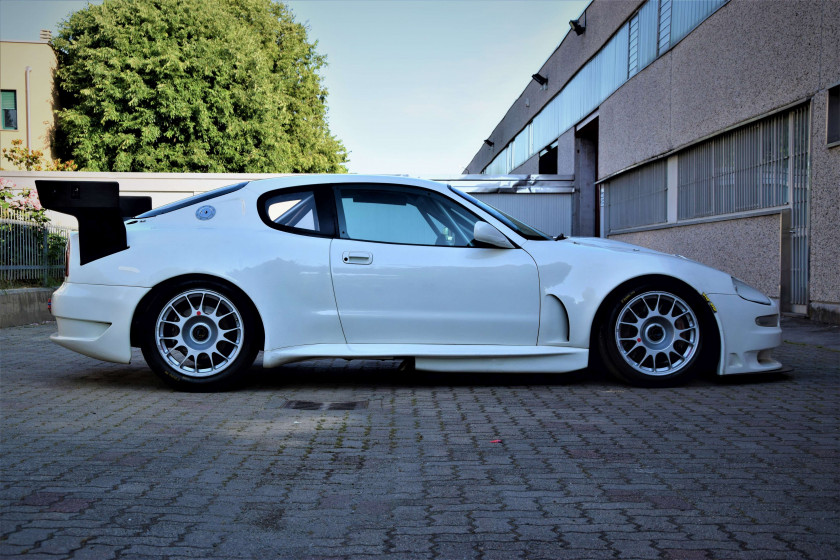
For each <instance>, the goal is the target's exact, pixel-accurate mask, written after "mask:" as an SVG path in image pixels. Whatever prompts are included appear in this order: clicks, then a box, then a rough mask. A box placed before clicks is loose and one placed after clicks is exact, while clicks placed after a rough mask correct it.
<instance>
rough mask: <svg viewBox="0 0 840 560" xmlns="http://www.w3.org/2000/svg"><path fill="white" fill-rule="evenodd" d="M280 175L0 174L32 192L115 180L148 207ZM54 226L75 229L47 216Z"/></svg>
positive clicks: (72, 222) (68, 221)
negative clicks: (58, 184) (64, 183)
mask: <svg viewBox="0 0 840 560" xmlns="http://www.w3.org/2000/svg"><path fill="white" fill-rule="evenodd" d="M281 176H282V174H280V173H99V172H91V171H71V172H68V171H0V177H3V178H4V179H7V180H9V181H12V182H13V183H15V184H16V185H17V186H18V187H21V188H28V189H34V188H35V181H36V180H37V179H59V180H68V181H69V180H86V181H117V182H118V183H119V184H120V193H121V194H125V195H134V196H151V197H152V207H153V208H156V207H158V206H163V205H164V204H169V203H170V202H175V201H176V200H181V199H182V198H186V197H188V196H193V195H194V194H198V193H202V192H206V191H209V190H212V189H215V188H218V187H224V186H225V185H232V184H234V183H239V182H242V181H254V180H257V179H267V178H269V177H281ZM47 214H48V215H49V216H50V218H51V219H52V221H53V223H55V224H57V225H63V226H69V227H73V228H75V227H77V224H76V218H74V217H72V216H67V215H66V214H58V213H55V212H48V213H47Z"/></svg>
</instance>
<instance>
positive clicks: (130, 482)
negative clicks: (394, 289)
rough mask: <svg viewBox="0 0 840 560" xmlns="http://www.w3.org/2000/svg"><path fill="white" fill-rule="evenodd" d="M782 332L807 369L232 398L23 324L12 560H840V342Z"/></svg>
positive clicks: (5, 393) (11, 494)
mask: <svg viewBox="0 0 840 560" xmlns="http://www.w3.org/2000/svg"><path fill="white" fill-rule="evenodd" d="M803 325H805V326H803ZM786 327H790V330H789V331H788V333H786V338H787V340H789V341H790V342H787V343H785V344H784V345H783V346H782V347H781V348H780V350H779V351H777V355H778V356H779V357H780V358H781V359H782V360H783V361H784V362H785V363H786V364H787V365H789V366H793V367H794V368H795V370H794V371H793V372H792V373H790V374H776V375H771V376H759V377H748V378H737V379H725V380H715V379H709V380H700V381H697V382H695V383H692V384H691V385H689V386H687V387H681V388H676V389H662V390H650V389H648V390H645V389H635V388H631V387H627V386H624V385H621V384H618V383H616V382H613V381H612V380H610V379H609V378H607V377H606V376H604V375H602V374H600V373H598V372H582V373H575V374H567V375H559V376H535V375H518V376H517V375H492V376H487V375H441V374H424V373H419V372H410V371H409V372H404V371H400V370H399V369H398V365H399V364H398V363H397V362H372V361H368V362H349V363H346V362H342V361H335V362H332V361H326V362H324V361H321V362H310V363H306V364H302V365H296V366H286V367H282V368H277V369H273V370H268V371H266V370H262V369H260V368H255V369H254V370H253V377H254V378H253V381H252V382H251V383H250V384H249V385H248V386H247V387H246V388H244V389H241V390H239V391H236V392H231V393H222V394H186V393H176V392H173V391H171V390H169V389H168V388H166V387H164V386H163V385H162V384H161V383H160V382H158V380H157V378H156V377H154V376H153V374H152V373H151V372H150V371H149V370H148V368H147V367H146V365H145V363H144V362H143V360H142V357H141V356H140V355H139V354H136V355H135V360H134V363H133V364H132V365H130V366H123V365H116V364H106V363H102V362H97V361H95V360H92V359H88V358H85V357H83V356H79V355H77V354H74V353H71V352H69V351H66V350H64V349H62V348H59V347H57V346H55V345H53V344H50V343H49V342H48V337H49V334H50V333H52V332H53V331H54V329H55V327H54V324H44V325H34V326H28V327H18V328H11V329H4V330H2V331H0V360H2V361H0V368H1V372H2V373H1V374H0V382H2V385H1V386H0V405H1V406H2V417H0V429H1V430H2V462H1V463H0V466H2V481H0V508H2V509H0V515H2V517H1V518H0V522H1V523H2V525H1V526H0V557H2V558H16V557H21V556H25V557H26V558H50V559H58V558H62V559H63V558H73V559H85V558H95V559H108V558H131V559H142V558H172V559H181V558H184V559H186V558H210V557H212V558H231V559H237V558H261V559H263V558H264V559H275V558H295V559H298V558H351V557H352V558H368V557H369V558H389V559H397V558H406V559H409V558H417V559H423V558H444V559H449V558H468V559H473V558H481V559H491V558H500V559H505V560H509V559H515V558H549V559H557V558H631V559H636V558H638V559H646V558H662V559H686V560H693V559H706V558H710V559H716V560H717V559H727V558H732V559H749V558H753V559H761V560H767V559H776V558H782V559H789V558H794V559H795V558H825V559H832V558H838V557H840V519H838V517H840V474H838V458H840V442H839V441H838V438H839V437H840V436H839V435H838V434H839V433H840V431H839V430H838V416H840V412H839V411H840V390H838V380H840V375H839V374H840V351H838V349H840V334H839V333H838V330H836V329H834V330H831V329H828V328H822V329H821V328H813V327H808V326H807V325H806V324H805V323H797V322H796V321H791V320H787V321H786ZM808 329H811V330H808ZM812 331H813V332H812ZM295 401H298V402H295ZM300 401H303V402H300ZM329 403H332V404H329ZM295 406H297V407H299V408H293V407H295ZM497 440H500V441H497ZM494 441H497V442H496V443H494Z"/></svg>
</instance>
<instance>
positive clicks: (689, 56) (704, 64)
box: [599, 0, 840, 177]
mask: <svg viewBox="0 0 840 560" xmlns="http://www.w3.org/2000/svg"><path fill="white" fill-rule="evenodd" d="M832 7H833V8H834V9H833V10H832V9H831V8H832ZM826 20H828V21H826ZM838 20H840V10H838V9H837V3H836V0H818V1H816V2H799V1H789V0H764V1H762V2H751V1H744V0H740V1H739V0H735V1H732V2H730V3H728V4H726V5H725V6H723V7H722V8H720V9H719V10H718V11H717V12H715V13H714V14H712V15H711V16H710V17H709V18H708V19H707V20H706V21H705V22H703V23H702V24H701V25H700V26H699V27H698V28H697V29H695V30H694V31H693V32H692V33H690V34H689V35H688V36H687V37H685V38H684V39H683V40H682V41H681V42H680V43H678V44H677V45H676V46H674V47H673V48H672V49H671V50H670V51H668V52H667V53H666V54H665V55H664V56H662V57H660V58H659V59H657V60H655V61H654V62H653V63H652V64H651V65H650V66H648V67H647V68H646V69H644V70H643V71H642V72H640V73H639V74H637V75H635V76H633V77H632V78H631V79H630V80H629V81H628V82H627V83H625V84H624V85H623V86H622V87H621V88H619V89H618V90H617V91H616V92H615V93H614V94H613V95H612V96H610V97H609V98H608V99H607V100H605V101H604V102H603V103H602V104H601V107H600V110H599V111H600V116H601V118H600V124H601V145H600V148H601V151H600V154H599V155H600V159H599V174H600V176H601V177H604V176H607V175H610V174H613V173H615V172H617V171H620V170H622V169H625V168H627V167H629V166H631V165H634V164H636V163H639V162H642V161H645V160H647V159H649V158H652V157H654V156H657V155H659V154H662V153H664V152H668V151H670V150H674V149H678V148H681V147H683V146H687V145H689V144H692V143H694V142H696V141H697V140H699V139H700V138H703V137H707V136H711V135H713V134H716V133H718V132H720V131H721V130H724V129H726V128H729V127H732V126H735V125H737V124H739V123H742V122H744V121H745V120H748V119H751V118H753V117H756V116H759V115H762V114H765V113H768V112H771V111H773V110H775V109H778V108H780V107H783V106H785V105H788V104H791V103H795V102H797V101H803V100H806V99H808V98H810V97H812V96H813V95H815V94H816V93H817V92H818V91H819V90H820V89H821V87H825V85H823V84H821V82H823V81H824V80H825V76H829V75H834V76H835V77H836V78H835V79H836V80H840V63H838V62H837V61H836V58H837V55H836V51H837V49H838V47H837V46H836V44H834V43H836V35H837V29H836V27H837V21H838ZM792 22H795V25H792ZM831 33H834V39H835V41H834V43H832V41H831V39H828V38H827V37H825V36H826V35H830V34H831ZM831 49H834V52H833V53H831V54H830V53H829V51H831ZM829 59H830V60H829ZM829 63H834V64H835V66H833V67H832V66H830V64H829Z"/></svg>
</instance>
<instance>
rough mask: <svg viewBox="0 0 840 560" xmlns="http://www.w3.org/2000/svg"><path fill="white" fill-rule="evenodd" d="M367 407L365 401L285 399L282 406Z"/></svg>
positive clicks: (295, 408)
mask: <svg viewBox="0 0 840 560" xmlns="http://www.w3.org/2000/svg"><path fill="white" fill-rule="evenodd" d="M367 407H368V402H367V401H346V402H316V401H286V404H284V405H283V408H291V409H294V410H361V409H364V408H367Z"/></svg>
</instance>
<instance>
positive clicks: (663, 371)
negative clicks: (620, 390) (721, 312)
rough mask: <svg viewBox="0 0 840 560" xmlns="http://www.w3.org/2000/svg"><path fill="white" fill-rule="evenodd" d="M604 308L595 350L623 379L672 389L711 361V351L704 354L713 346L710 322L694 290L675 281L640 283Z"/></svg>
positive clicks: (608, 367)
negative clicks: (604, 318) (604, 314)
mask: <svg viewBox="0 0 840 560" xmlns="http://www.w3.org/2000/svg"><path fill="white" fill-rule="evenodd" d="M607 305H608V306H609V307H608V310H607V314H606V320H605V321H604V322H603V323H602V324H601V327H600V331H599V337H598V339H599V347H600V350H601V356H603V358H604V363H605V365H606V366H607V369H608V370H609V371H610V372H611V373H612V374H613V375H614V376H615V377H617V378H618V379H620V380H621V381H624V382H626V383H629V384H631V385H636V386H639V387H671V386H674V385H680V384H683V383H686V382H688V381H690V380H691V379H693V378H694V377H695V376H697V375H698V374H699V373H700V372H701V371H703V370H704V369H706V368H708V367H710V365H711V364H713V363H714V359H715V358H714V357H713V356H711V355H710V354H712V353H713V352H706V351H707V350H710V349H714V348H715V347H716V344H715V342H716V341H717V334H716V333H715V332H713V330H712V329H713V328H714V325H713V322H714V319H713V318H710V317H709V316H708V315H709V309H708V306H707V305H706V303H705V302H703V300H702V299H701V298H700V297H699V296H698V295H697V294H696V293H694V292H693V291H690V290H688V289H686V288H683V287H682V286H680V285H678V284H676V283H673V282H664V281H662V282H656V283H647V284H640V285H637V286H632V287H629V288H626V289H624V290H621V291H619V292H617V293H615V294H613V297H612V298H611V299H610V300H609V302H608V304H607ZM704 352H706V353H705V354H704Z"/></svg>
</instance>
